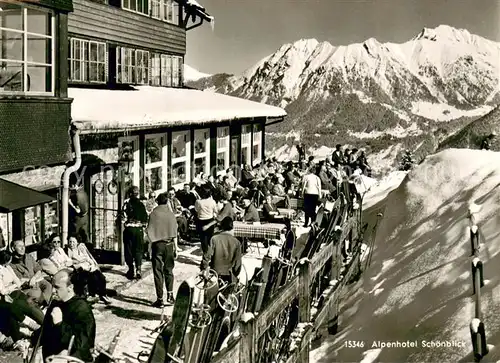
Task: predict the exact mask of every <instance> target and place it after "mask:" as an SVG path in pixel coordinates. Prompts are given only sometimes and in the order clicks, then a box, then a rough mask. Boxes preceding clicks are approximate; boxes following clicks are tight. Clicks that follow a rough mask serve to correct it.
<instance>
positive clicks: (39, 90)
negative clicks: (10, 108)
mask: <svg viewBox="0 0 500 363" xmlns="http://www.w3.org/2000/svg"><path fill="white" fill-rule="evenodd" d="M0 10H1V12H0V31H1V32H2V47H1V48H0V92H8V93H33V94H53V92H54V83H55V73H54V72H55V68H54V59H55V44H54V42H55V37H54V33H55V24H54V16H53V14H52V13H51V12H50V11H48V10H41V9H35V8H31V7H26V6H24V5H21V4H19V3H17V2H3V1H0Z"/></svg>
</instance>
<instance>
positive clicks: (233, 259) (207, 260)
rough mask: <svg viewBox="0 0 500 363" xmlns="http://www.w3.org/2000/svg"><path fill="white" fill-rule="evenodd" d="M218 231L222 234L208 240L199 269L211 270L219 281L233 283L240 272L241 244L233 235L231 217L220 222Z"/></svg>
mask: <svg viewBox="0 0 500 363" xmlns="http://www.w3.org/2000/svg"><path fill="white" fill-rule="evenodd" d="M220 229H221V231H222V232H221V233H219V234H216V235H214V236H213V237H212V238H211V239H210V243H209V245H208V248H207V251H206V252H204V253H203V259H202V260H201V265H200V269H201V270H202V271H206V270H208V269H209V268H212V269H213V270H215V271H216V272H217V275H218V276H219V278H220V279H221V280H223V281H225V282H226V283H234V282H236V281H237V279H238V276H239V274H240V272H241V243H240V241H238V239H237V238H236V237H234V235H233V220H232V219H231V217H225V218H224V219H223V220H222V221H221V222H220Z"/></svg>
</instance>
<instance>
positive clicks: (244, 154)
mask: <svg viewBox="0 0 500 363" xmlns="http://www.w3.org/2000/svg"><path fill="white" fill-rule="evenodd" d="M248 149H249V148H248V146H245V147H242V148H241V164H242V165H247V164H248V162H249V161H250V160H248Z"/></svg>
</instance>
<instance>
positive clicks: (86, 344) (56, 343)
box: [34, 269, 96, 362]
mask: <svg viewBox="0 0 500 363" xmlns="http://www.w3.org/2000/svg"><path fill="white" fill-rule="evenodd" d="M74 279H75V274H74V273H72V272H71V271H70V270H67V269H63V270H61V271H59V272H57V273H56V274H55V275H54V278H53V280H52V284H53V286H54V292H55V293H54V298H55V300H56V301H55V302H54V303H53V304H52V305H51V307H50V308H49V309H48V310H47V319H46V322H45V323H44V328H43V331H42V330H41V329H40V331H39V332H38V334H34V337H35V338H36V336H37V335H39V334H40V333H41V334H42V336H41V337H40V345H41V346H42V355H43V357H44V359H46V358H47V357H49V356H51V355H66V356H71V357H75V358H78V359H81V360H82V361H84V362H93V360H94V359H93V357H92V350H93V349H94V345H95V335H96V323H95V318H94V314H93V312H92V308H91V306H90V305H89V304H88V303H87V301H85V300H84V299H82V298H80V297H78V296H76V294H75V290H74V285H73V284H74ZM72 337H74V341H73V345H72V348H71V350H70V351H68V347H69V343H70V341H71V338H72Z"/></svg>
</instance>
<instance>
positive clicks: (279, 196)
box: [271, 176, 290, 208]
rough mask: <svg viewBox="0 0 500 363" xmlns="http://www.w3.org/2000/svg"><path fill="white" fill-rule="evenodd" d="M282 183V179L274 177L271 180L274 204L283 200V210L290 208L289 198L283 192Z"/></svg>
mask: <svg viewBox="0 0 500 363" xmlns="http://www.w3.org/2000/svg"><path fill="white" fill-rule="evenodd" d="M283 181H284V179H283V177H279V176H276V177H275V178H274V180H273V182H274V186H273V189H272V191H271V193H272V194H273V195H274V196H275V198H274V200H275V202H281V201H282V200H284V206H285V208H290V197H289V196H288V194H287V193H286V191H285V187H284V186H283Z"/></svg>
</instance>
